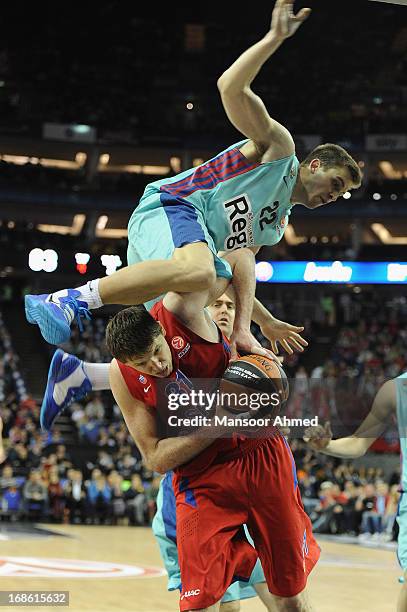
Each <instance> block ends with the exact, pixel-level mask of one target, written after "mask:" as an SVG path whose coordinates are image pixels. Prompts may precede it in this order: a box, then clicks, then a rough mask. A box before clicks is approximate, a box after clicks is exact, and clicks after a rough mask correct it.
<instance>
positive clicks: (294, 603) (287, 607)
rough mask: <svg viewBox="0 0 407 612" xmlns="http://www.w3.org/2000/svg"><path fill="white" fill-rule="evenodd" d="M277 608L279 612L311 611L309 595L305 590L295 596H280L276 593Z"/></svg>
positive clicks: (275, 602)
mask: <svg viewBox="0 0 407 612" xmlns="http://www.w3.org/2000/svg"><path fill="white" fill-rule="evenodd" d="M274 604H275V609H276V610H278V612H309V610H310V609H311V608H310V607H309V602H308V597H307V595H306V592H305V591H302V593H299V594H298V595H294V597H278V596H277V595H274Z"/></svg>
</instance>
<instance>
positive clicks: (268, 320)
mask: <svg viewBox="0 0 407 612" xmlns="http://www.w3.org/2000/svg"><path fill="white" fill-rule="evenodd" d="M252 321H254V322H255V323H257V325H258V326H259V327H260V331H261V333H262V334H263V336H264V337H265V338H267V340H269V342H270V344H271V348H272V351H273V352H274V353H275V354H276V355H278V352H279V349H278V347H279V345H281V347H282V348H283V349H284V350H285V351H286V352H287V353H288V354H289V355H292V354H293V352H294V351H299V352H300V353H302V352H303V350H304V347H306V346H308V342H307V341H306V340H305V339H304V338H303V337H302V336H301V335H300V332H302V331H304V328H303V327H299V326H297V325H291V323H286V322H285V321H280V319H276V318H275V317H273V315H272V314H271V312H269V311H268V310H267V308H266V307H265V306H263V304H262V303H261V302H260V301H259V300H258V299H257V298H255V300H254V304H253V313H252Z"/></svg>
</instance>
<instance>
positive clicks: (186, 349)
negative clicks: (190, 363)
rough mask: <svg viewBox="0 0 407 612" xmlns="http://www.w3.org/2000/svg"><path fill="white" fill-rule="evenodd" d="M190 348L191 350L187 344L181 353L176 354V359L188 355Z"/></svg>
mask: <svg viewBox="0 0 407 612" xmlns="http://www.w3.org/2000/svg"><path fill="white" fill-rule="evenodd" d="M190 348H191V345H190V344H189V342H188V344H187V345H186V347H185V348H184V349H182V351H181V352H180V353H178V358H179V359H181V357H184V355H186V354H187V353H188V351H189V349H190Z"/></svg>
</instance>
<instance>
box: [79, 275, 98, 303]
mask: <svg viewBox="0 0 407 612" xmlns="http://www.w3.org/2000/svg"><path fill="white" fill-rule="evenodd" d="M99 281H100V278H96V279H95V280H91V281H89V282H88V283H86V285H82V287H76V291H80V292H81V295H80V298H79V299H81V298H82V299H83V301H84V302H86V303H87V305H88V308H89V310H94V309H95V308H100V307H101V306H103V302H102V300H101V298H100V294H99Z"/></svg>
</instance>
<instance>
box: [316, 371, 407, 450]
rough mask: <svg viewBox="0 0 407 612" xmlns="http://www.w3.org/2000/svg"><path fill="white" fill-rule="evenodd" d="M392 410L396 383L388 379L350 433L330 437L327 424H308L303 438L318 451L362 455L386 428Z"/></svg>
mask: <svg viewBox="0 0 407 612" xmlns="http://www.w3.org/2000/svg"><path fill="white" fill-rule="evenodd" d="M395 411H396V385H395V383H394V381H393V380H389V381H387V382H386V383H384V385H382V386H381V387H380V389H379V391H378V392H377V394H376V397H375V399H374V401H373V406H372V409H371V410H370V412H369V414H368V415H367V417H366V418H365V419H364V421H362V423H361V425H360V426H359V427H358V428H357V430H356V431H355V433H354V434H352V435H351V436H349V437H346V438H338V439H337V440H332V431H331V428H330V425H329V423H327V424H326V425H325V426H324V427H322V426H319V427H310V428H308V429H307V430H306V431H305V436H304V440H305V442H307V443H308V445H309V446H310V447H311V448H312V449H313V450H316V451H318V452H320V453H324V454H325V455H331V456H333V457H340V458H343V459H355V458H357V457H362V456H363V455H364V454H365V453H366V451H367V450H368V449H369V448H370V446H371V445H372V444H373V442H374V441H375V440H377V438H379V437H380V436H381V435H382V433H383V432H384V431H385V430H386V429H387V427H388V426H389V424H390V421H391V417H392V415H394V414H395Z"/></svg>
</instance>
